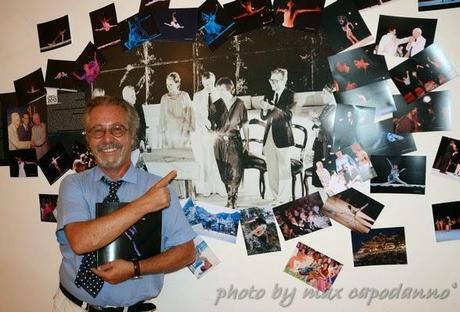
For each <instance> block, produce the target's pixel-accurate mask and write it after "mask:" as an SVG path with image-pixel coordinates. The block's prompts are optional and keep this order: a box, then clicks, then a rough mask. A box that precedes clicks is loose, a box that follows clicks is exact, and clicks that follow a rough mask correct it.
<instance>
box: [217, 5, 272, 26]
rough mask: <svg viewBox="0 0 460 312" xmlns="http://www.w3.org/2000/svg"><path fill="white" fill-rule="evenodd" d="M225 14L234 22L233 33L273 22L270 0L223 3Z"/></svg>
mask: <svg viewBox="0 0 460 312" xmlns="http://www.w3.org/2000/svg"><path fill="white" fill-rule="evenodd" d="M224 10H225V12H226V13H227V15H228V16H229V17H230V18H232V19H233V21H234V22H235V24H236V26H235V34H241V33H244V32H247V31H250V30H253V29H257V28H260V27H262V26H264V25H268V24H271V23H273V21H274V13H273V10H272V3H271V0H235V1H232V2H229V3H226V4H224Z"/></svg>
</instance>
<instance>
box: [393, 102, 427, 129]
mask: <svg viewBox="0 0 460 312" xmlns="http://www.w3.org/2000/svg"><path fill="white" fill-rule="evenodd" d="M394 125H395V132H396V133H411V132H419V131H420V130H421V129H422V124H421V123H420V121H419V118H418V110H417V107H413V108H412V109H411V110H410V111H408V112H407V114H405V115H404V116H402V117H401V118H399V119H396V120H395V121H394Z"/></svg>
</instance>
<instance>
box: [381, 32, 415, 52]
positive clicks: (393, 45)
mask: <svg viewBox="0 0 460 312" xmlns="http://www.w3.org/2000/svg"><path fill="white" fill-rule="evenodd" d="M411 38H412V37H410V36H409V37H406V38H398V37H397V36H396V28H395V27H389V28H388V32H387V33H386V34H385V35H383V36H382V38H380V41H379V44H378V46H377V54H381V55H382V54H384V55H391V56H402V55H399V52H398V47H399V45H401V44H404V43H408V42H409V40H410V39H411Z"/></svg>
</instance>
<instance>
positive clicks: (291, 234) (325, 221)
mask: <svg viewBox="0 0 460 312" xmlns="http://www.w3.org/2000/svg"><path fill="white" fill-rule="evenodd" d="M322 206H323V201H322V199H321V196H320V194H319V192H315V193H313V194H310V195H307V196H305V197H302V198H299V199H296V200H294V201H291V202H288V203H285V204H283V205H281V206H278V207H274V208H273V213H274V214H275V217H276V222H277V223H278V226H279V227H280V230H281V233H282V234H283V237H284V240H290V239H292V238H296V237H299V236H302V235H305V234H309V233H312V232H315V231H318V230H321V229H325V228H327V227H330V226H331V221H330V220H329V218H328V217H326V216H325V215H323V214H322V213H321V212H320V208H321V207H322Z"/></svg>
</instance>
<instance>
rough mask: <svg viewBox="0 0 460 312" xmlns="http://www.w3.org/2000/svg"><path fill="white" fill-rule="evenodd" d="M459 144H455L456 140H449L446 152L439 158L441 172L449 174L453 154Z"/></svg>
mask: <svg viewBox="0 0 460 312" xmlns="http://www.w3.org/2000/svg"><path fill="white" fill-rule="evenodd" d="M457 149H458V147H457V144H455V141H454V140H450V141H449V145H448V146H446V147H445V149H444V152H443V154H442V156H441V158H440V160H439V164H438V167H437V168H438V169H439V172H440V173H444V174H447V168H449V166H450V164H451V159H452V155H453V154H454V152H455V150H457Z"/></svg>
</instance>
